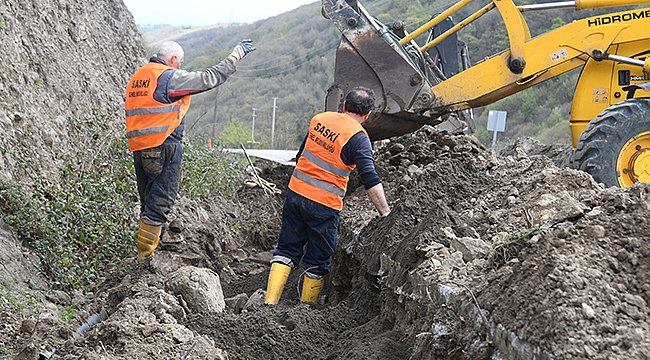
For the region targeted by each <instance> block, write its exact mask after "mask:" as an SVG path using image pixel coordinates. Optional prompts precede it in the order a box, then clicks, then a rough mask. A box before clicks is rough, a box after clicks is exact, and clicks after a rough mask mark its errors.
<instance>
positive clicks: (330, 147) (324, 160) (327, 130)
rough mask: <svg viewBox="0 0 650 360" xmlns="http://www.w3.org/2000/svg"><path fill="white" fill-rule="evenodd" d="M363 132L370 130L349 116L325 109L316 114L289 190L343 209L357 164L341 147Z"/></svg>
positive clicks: (330, 206) (328, 205) (333, 207)
mask: <svg viewBox="0 0 650 360" xmlns="http://www.w3.org/2000/svg"><path fill="white" fill-rule="evenodd" d="M359 132H364V133H366V132H365V130H364V129H363V127H361V124H359V123H358V122H357V121H356V120H354V119H353V118H351V117H349V116H348V115H345V114H341V113H335V112H325V113H321V114H318V115H316V116H314V118H313V119H312V120H311V123H310V127H309V132H308V134H307V139H306V140H305V146H304V149H303V151H302V153H301V154H300V157H299V159H298V162H297V163H296V169H295V170H294V172H293V175H292V176H291V180H290V181H289V189H291V190H292V191H294V192H295V193H297V194H300V195H302V196H303V197H306V198H308V199H310V200H312V201H315V202H317V203H319V204H321V205H324V206H327V207H329V208H331V209H334V210H341V209H342V208H343V197H344V196H345V193H346V191H347V184H348V179H349V176H350V173H351V172H352V170H354V168H355V167H356V166H355V165H346V164H345V163H344V162H343V160H341V150H342V149H343V147H344V146H345V145H346V144H347V143H348V141H349V140H350V138H352V136H354V135H355V134H357V133H359ZM366 135H367V133H366Z"/></svg>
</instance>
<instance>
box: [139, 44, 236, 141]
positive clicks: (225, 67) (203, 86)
mask: <svg viewBox="0 0 650 360" xmlns="http://www.w3.org/2000/svg"><path fill="white" fill-rule="evenodd" d="M149 61H150V62H156V63H160V64H164V65H167V63H166V62H165V60H163V59H161V58H158V57H152V58H151V59H149ZM236 70H237V68H236V67H235V62H234V61H232V59H230V58H226V59H223V60H221V61H220V62H219V63H218V64H216V65H214V66H211V67H209V68H207V69H206V70H204V71H192V72H190V71H185V70H175V69H170V70H166V71H164V72H163V73H162V74H161V75H160V77H159V78H158V87H157V88H156V90H155V92H154V94H153V98H154V100H156V101H158V102H161V103H163V104H171V103H173V102H175V101H178V100H179V99H181V98H182V97H183V96H187V95H194V94H199V93H202V92H204V91H208V90H211V89H214V88H216V87H217V86H219V85H221V84H223V83H224V82H226V80H227V79H228V77H230V75H232V74H233V73H234V72H235V71H236ZM184 129H185V119H183V120H181V124H180V125H179V126H178V128H176V130H174V132H173V133H172V134H171V135H170V136H171V137H172V138H174V139H177V140H179V141H180V140H181V139H182V138H183V131H184Z"/></svg>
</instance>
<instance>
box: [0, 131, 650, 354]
mask: <svg viewBox="0 0 650 360" xmlns="http://www.w3.org/2000/svg"><path fill="white" fill-rule="evenodd" d="M526 143H527V144H530V141H527V142H526ZM531 149H532V147H530V146H522V145H521V144H520V145H517V144H514V145H512V146H511V147H509V148H508V149H507V151H505V152H504V153H503V155H495V154H493V153H492V152H491V151H490V150H488V149H486V148H484V147H483V146H482V145H480V144H479V143H478V142H477V141H476V139H475V138H473V137H471V136H464V135H449V134H441V133H437V132H434V131H433V130H432V129H430V128H424V129H422V130H420V131H418V132H416V133H414V134H412V135H408V136H403V137H400V138H398V139H395V140H394V141H392V142H390V143H388V144H385V145H384V146H382V147H381V148H379V149H377V151H376V164H377V169H378V172H379V174H380V177H381V178H382V180H383V184H384V186H385V190H386V193H387V197H388V200H389V203H390V204H391V207H392V212H391V213H390V214H389V216H387V217H385V218H381V217H379V216H378V215H377V213H376V211H375V210H374V208H373V207H372V205H371V203H370V201H369V200H368V199H367V196H366V195H365V192H364V190H363V187H361V186H360V184H359V183H358V179H356V178H355V177H353V178H352V179H351V182H350V189H349V193H348V195H347V196H346V199H345V207H344V210H343V212H342V216H341V218H342V221H341V236H340V242H339V246H338V248H337V252H336V254H335V256H334V259H333V264H332V272H331V273H330V275H329V276H328V277H327V280H326V286H325V289H324V291H323V294H322V296H321V304H318V305H314V306H309V305H306V304H301V303H300V302H299V301H298V299H299V295H298V287H299V285H300V284H299V278H300V273H301V271H300V269H296V270H294V271H293V272H292V274H291V276H290V278H289V282H288V284H287V286H286V287H285V292H284V293H283V296H282V299H281V302H280V304H279V305H278V306H275V307H269V306H265V305H262V304H261V303H262V296H263V290H264V289H265V287H266V280H267V276H268V269H269V264H268V261H269V259H270V257H271V253H272V250H273V247H274V245H275V243H276V237H277V234H278V232H279V227H280V215H281V214H280V212H281V205H282V201H283V198H284V190H285V189H286V184H287V182H288V179H289V176H290V174H291V171H292V168H291V167H287V166H277V167H274V166H272V165H271V164H270V163H268V162H264V161H258V162H256V165H257V166H258V167H259V170H260V175H261V177H262V178H264V179H265V180H268V181H271V182H272V183H274V184H275V185H276V187H277V188H278V189H280V190H281V192H280V193H278V194H273V195H266V194H265V193H264V192H263V190H262V189H261V188H259V187H257V188H249V187H245V186H243V187H242V189H241V191H240V192H239V193H238V197H237V199H236V200H235V201H232V200H226V199H222V198H219V197H215V198H211V199H209V200H206V201H204V202H201V203H196V202H192V201H189V200H186V199H181V200H180V201H179V202H178V203H177V206H176V207H175V209H174V214H173V218H175V219H176V220H174V221H173V222H172V223H171V224H170V230H169V231H168V232H167V233H166V234H165V237H164V238H163V242H162V244H161V246H160V248H159V250H157V251H156V255H155V256H154V257H153V259H151V260H147V261H143V262H141V263H137V262H136V261H135V260H133V259H128V260H125V261H124V262H123V263H122V264H119V265H118V266H114V267H112V268H111V269H109V271H107V273H106V277H105V278H104V279H102V281H100V282H98V283H97V284H96V286H95V287H94V288H93V289H92V291H91V292H89V293H85V294H72V296H68V297H66V296H64V295H63V294H58V296H55V295H56V294H55V295H50V296H49V297H48V298H47V300H44V301H45V302H46V303H52V304H56V305H58V306H59V307H60V306H68V305H73V306H74V307H75V308H77V309H80V310H81V311H79V312H78V313H77V315H76V316H75V318H74V319H73V320H71V321H68V322H63V321H62V320H61V317H60V315H59V313H58V312H57V311H56V307H55V306H54V305H50V306H47V307H46V308H45V311H43V313H42V314H41V316H40V318H39V320H38V321H37V322H36V321H31V322H29V321H25V322H23V323H22V324H21V325H22V326H15V327H12V326H9V325H7V326H5V330H3V332H2V335H0V339H1V340H2V341H3V342H4V343H14V344H18V345H16V348H18V349H22V352H21V354H20V355H17V356H15V358H16V359H38V358H39V355H40V356H45V355H47V356H49V357H45V358H46V359H47V358H50V359H70V360H72V359H226V358H227V359H259V358H264V359H288V358H311V359H575V358H584V359H616V358H620V359H642V358H649V357H650V335H648V334H650V328H649V322H648V306H647V302H648V301H649V300H650V299H649V297H650V295H649V294H650V292H649V290H650V283H649V282H648V273H649V271H650V269H649V266H650V245H649V244H648V242H647V241H646V240H647V238H648V235H647V234H649V233H650V194H649V192H650V185H648V184H637V185H635V186H634V187H631V188H628V189H615V188H604V187H603V186H601V185H599V184H597V183H595V182H594V181H593V179H592V178H591V177H590V176H589V175H587V174H586V173H583V172H579V171H576V170H571V169H568V168H565V167H558V166H556V164H555V163H554V162H553V161H552V160H551V158H549V157H546V156H543V154H532V150H531ZM526 150H528V153H527V152H526ZM134 256H135V252H134ZM183 266H194V267H196V268H208V269H211V270H212V271H213V272H214V273H216V274H218V275H219V279H220V284H221V288H222V290H223V297H225V298H226V301H225V304H226V308H225V310H224V311H222V312H218V311H207V310H205V309H196V308H193V307H192V306H191V301H190V300H191V299H187V298H183V297H182V296H180V295H178V294H177V293H175V292H174V291H171V290H170V286H169V282H170V281H171V280H170V275H171V274H174V272H175V271H176V270H178V269H180V268H181V267H183ZM93 314H96V316H94V317H93ZM84 323H86V324H85V325H84ZM84 326H85V328H84ZM52 349H56V351H55V352H54V354H52V355H50V354H49V353H47V352H48V351H49V352H51V351H52ZM43 354H45V355H43ZM14 355H15V354H14Z"/></svg>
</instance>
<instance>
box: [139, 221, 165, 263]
mask: <svg viewBox="0 0 650 360" xmlns="http://www.w3.org/2000/svg"><path fill="white" fill-rule="evenodd" d="M161 231H162V225H149V224H147V223H145V222H143V221H142V220H140V228H139V229H138V261H140V260H142V259H145V258H148V257H151V256H153V252H154V251H155V250H156V247H157V246H158V242H159V241H160V232H161Z"/></svg>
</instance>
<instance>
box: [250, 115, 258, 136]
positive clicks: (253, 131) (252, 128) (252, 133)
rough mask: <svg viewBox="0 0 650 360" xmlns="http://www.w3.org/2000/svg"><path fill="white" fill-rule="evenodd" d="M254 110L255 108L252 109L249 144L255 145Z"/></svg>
mask: <svg viewBox="0 0 650 360" xmlns="http://www.w3.org/2000/svg"><path fill="white" fill-rule="evenodd" d="M255 110H257V109H256V108H253V126H252V127H251V142H252V143H255Z"/></svg>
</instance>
